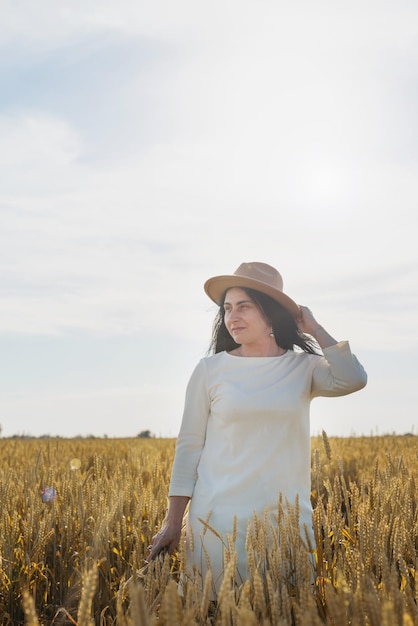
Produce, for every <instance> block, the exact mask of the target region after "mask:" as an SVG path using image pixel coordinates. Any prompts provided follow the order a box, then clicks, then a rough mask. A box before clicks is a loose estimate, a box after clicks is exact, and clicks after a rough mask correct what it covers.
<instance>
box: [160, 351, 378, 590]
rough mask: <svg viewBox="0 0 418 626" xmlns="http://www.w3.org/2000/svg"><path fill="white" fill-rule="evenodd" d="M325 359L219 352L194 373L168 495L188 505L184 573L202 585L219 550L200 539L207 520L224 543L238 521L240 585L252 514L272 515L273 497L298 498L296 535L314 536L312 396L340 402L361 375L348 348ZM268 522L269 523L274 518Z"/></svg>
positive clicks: (213, 539) (219, 560) (218, 567)
mask: <svg viewBox="0 0 418 626" xmlns="http://www.w3.org/2000/svg"><path fill="white" fill-rule="evenodd" d="M323 353H324V356H317V355H311V354H307V353H305V352H294V351H291V350H288V351H287V352H286V353H285V354H283V355H282V356H278V357H239V356H234V355H231V354H229V353H227V352H220V353H218V354H215V355H213V356H209V357H206V358H203V359H202V360H201V361H200V362H199V363H198V365H197V366H196V368H195V370H194V372H193V374H192V376H191V378H190V381H189V384H188V386H187V391H186V400H185V409H184V415H183V420H182V425H181V429H180V433H179V436H178V439H177V445H176V454H175V459H174V464H173V470H172V476H171V482H170V489H169V495H170V496H189V497H191V501H190V506H189V511H188V514H187V535H188V538H189V539H190V531H192V535H193V543H192V545H191V544H190V540H188V541H187V548H186V554H187V569H188V570H189V571H190V572H192V571H193V567H195V568H197V571H198V572H200V574H201V576H202V580H203V579H204V577H205V573H206V569H207V564H206V557H205V554H204V552H205V551H204V550H203V547H202V545H204V546H205V550H206V551H207V554H208V555H209V557H210V565H211V569H212V576H213V579H214V582H215V587H216V589H219V585H220V582H221V580H222V573H223V549H222V541H221V540H220V539H219V537H217V536H216V535H215V534H214V533H213V532H211V531H207V532H203V533H202V531H203V529H204V525H203V524H202V522H201V521H200V520H205V519H207V517H208V514H209V513H210V520H209V523H210V525H211V527H213V528H214V529H216V531H217V533H219V534H220V535H222V537H223V538H224V539H225V538H226V536H227V534H229V535H231V534H232V528H233V520H234V516H236V518H237V522H238V527H237V530H238V533H237V542H236V545H235V547H236V550H237V556H238V561H237V580H238V582H239V581H240V580H241V581H244V580H245V579H246V578H247V564H246V551H245V536H246V531H247V525H248V521H249V520H251V519H252V518H253V513H254V512H255V513H257V514H260V515H262V514H263V513H264V512H265V510H266V509H267V510H269V511H271V515H272V516H273V514H274V513H277V505H278V499H279V494H280V493H282V494H283V497H284V498H286V499H287V500H288V501H289V502H290V503H291V504H294V503H295V500H296V496H297V495H298V497H299V505H300V523H301V527H303V524H306V525H307V526H308V528H311V527H312V508H311V502H310V493H311V454H310V424H309V407H310V402H311V400H312V398H314V397H315V396H342V395H346V394H349V393H352V392H353V391H356V390H358V389H361V388H362V387H364V386H365V384H366V380H367V376H366V373H365V371H364V369H363V367H362V366H361V364H360V363H359V362H358V360H357V359H356V357H355V356H354V355H353V354H352V353H351V350H350V347H349V344H348V342H346V341H343V342H340V343H338V344H336V345H334V346H331V347H329V348H325V349H324V350H323ZM272 519H273V517H272Z"/></svg>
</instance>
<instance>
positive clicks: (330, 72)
mask: <svg viewBox="0 0 418 626" xmlns="http://www.w3.org/2000/svg"><path fill="white" fill-rule="evenodd" d="M0 8H1V15H2V19H1V21H0V425H1V427H2V434H3V436H11V435H14V434H19V435H34V436H40V435H45V434H49V435H52V436H54V435H59V436H62V437H73V436H77V435H81V436H89V435H94V436H98V437H101V436H104V435H106V436H108V437H131V436H136V435H137V434H138V433H140V432H141V431H143V430H151V432H152V433H154V434H155V435H156V436H162V437H175V436H176V435H177V433H178V430H179V427H180V422H181V416H182V410H183V401H184V393H185V388H186V385H187V382H188V379H189V377H190V375H191V372H192V371H193V369H194V367H195V365H196V363H197V362H198V361H199V359H201V358H203V357H204V356H206V354H207V350H208V346H209V343H210V336H211V328H212V322H213V319H214V317H215V314H216V306H215V305H214V304H213V303H212V302H211V301H210V300H209V299H208V298H207V296H206V295H205V294H204V292H203V283H204V281H205V280H206V279H207V278H209V277H211V276H215V275H218V274H231V273H233V272H234V271H235V269H236V268H237V267H238V266H239V265H240V264H241V263H242V262H252V261H262V262H265V263H269V264H271V265H273V266H274V267H276V268H277V269H278V270H279V271H280V273H281V274H282V276H283V279H284V290H285V292H286V293H287V294H288V295H289V296H290V297H291V298H293V299H294V300H296V301H297V302H298V303H299V304H303V305H306V306H309V307H310V308H311V309H312V311H313V312H314V315H315V316H316V318H317V320H318V322H319V323H321V324H322V325H323V326H325V327H326V329H327V330H328V331H329V332H330V333H331V334H333V335H334V336H335V337H336V338H337V339H339V340H345V339H348V340H349V341H350V345H351V348H352V350H353V352H354V353H355V354H356V355H357V357H358V358H359V360H360V361H361V363H362V364H363V365H364V367H365V369H366V370H367V372H368V377H369V382H368V385H367V387H366V388H365V389H363V390H362V391H360V392H358V393H355V394H353V395H350V396H346V397H344V398H336V399H334V398H333V399H330V398H319V399H315V400H314V401H313V403H312V407H311V432H312V434H313V435H316V434H318V433H321V431H322V430H325V431H326V432H327V434H328V435H329V436H350V435H358V436H360V435H371V434H373V435H381V434H385V433H399V434H404V433H407V432H413V433H414V434H418V430H417V426H418V416H417V406H418V384H417V383H418V380H417V374H418V369H417V365H416V364H417V361H418V330H417V305H418V246H417V244H416V232H417V226H418V212H417V208H418V176H417V175H418V116H417V111H418V5H417V3H416V2H415V1H414V0H398V1H397V2H396V3H395V2H388V1H387V0H361V2H360V1H359V0H353V1H352V2H349V3H348V2H340V1H338V0H332V1H331V0H318V1H316V2H312V1H310V0H309V1H308V0H292V1H290V0H289V1H284V0H283V1H282V0H274V1H272V0H257V1H255V0H240V1H238V0H222V2H220V1H218V0H212V1H211V2H200V1H197V0H187V1H186V0H177V2H172V1H171V0H168V1H161V0H154V1H153V2H147V3H145V2H137V1H134V0H119V1H118V2H115V1H114V0H112V1H109V0H100V2H99V1H98V0H71V1H68V0H43V2H42V3H34V2H32V1H31V0H18V1H16V0H0Z"/></svg>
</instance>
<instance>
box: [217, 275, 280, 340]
mask: <svg viewBox="0 0 418 626" xmlns="http://www.w3.org/2000/svg"><path fill="white" fill-rule="evenodd" d="M223 306H224V312H225V313H224V315H225V317H224V319H225V326H226V328H227V330H228V332H229V334H230V335H231V337H232V338H233V340H234V341H235V342H236V343H239V344H241V345H245V344H258V343H260V342H265V341H266V340H268V339H269V333H270V332H271V325H270V324H269V323H268V321H267V320H266V318H265V317H264V315H263V313H262V312H261V311H260V309H259V307H258V306H257V305H256V303H255V302H254V300H252V299H251V298H250V296H249V295H248V294H247V293H246V292H245V291H244V290H243V289H239V288H237V287H233V288H232V289H228V291H227V292H226V296H225V302H224V305H223Z"/></svg>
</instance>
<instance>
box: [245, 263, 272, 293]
mask: <svg viewBox="0 0 418 626" xmlns="http://www.w3.org/2000/svg"><path fill="white" fill-rule="evenodd" d="M234 276H238V277H241V278H249V279H251V280H257V281H259V282H261V283H265V284H266V285H270V286H271V287H273V288H274V289H278V290H279V291H283V278H282V277H281V274H280V273H279V272H278V271H277V270H276V268H274V267H272V266H271V265H268V264H267V263H259V262H253V263H241V265H240V266H239V267H238V269H236V270H235V272H234Z"/></svg>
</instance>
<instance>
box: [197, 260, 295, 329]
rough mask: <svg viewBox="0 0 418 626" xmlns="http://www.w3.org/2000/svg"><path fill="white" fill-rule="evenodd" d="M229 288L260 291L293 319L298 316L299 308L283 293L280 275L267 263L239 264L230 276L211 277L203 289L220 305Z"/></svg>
mask: <svg viewBox="0 0 418 626" xmlns="http://www.w3.org/2000/svg"><path fill="white" fill-rule="evenodd" d="M231 287H248V288H249V289H256V290H257V291H261V292H262V293H265V294H267V295H268V296H270V297H271V298H273V300H276V302H279V303H280V304H281V305H282V306H284V307H285V308H286V309H287V310H288V311H289V312H290V313H291V314H292V315H293V317H295V318H298V317H299V316H300V311H299V306H298V305H297V304H296V302H294V301H293V300H292V299H291V298H289V296H287V295H286V294H285V293H283V279H282V277H281V275H280V273H279V272H278V271H277V270H276V269H275V268H274V267H272V266H271V265H267V263H258V262H254V263H241V265H240V266H239V268H238V269H237V270H236V271H235V272H234V273H233V274H232V275H227V276H213V278H209V279H208V280H207V281H206V282H205V284H204V287H203V288H204V290H205V292H206V293H207V295H208V296H209V298H210V299H211V300H213V301H214V302H216V304H221V301H222V296H223V294H224V293H225V291H226V290H227V289H231Z"/></svg>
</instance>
